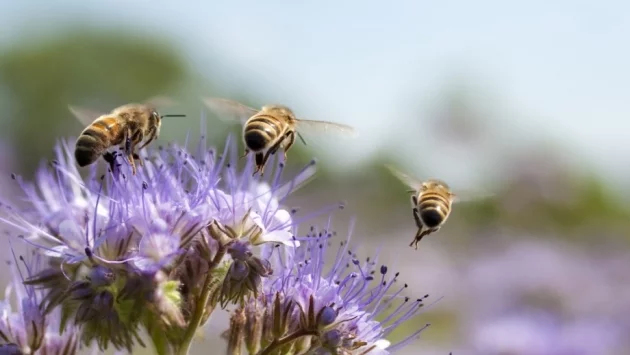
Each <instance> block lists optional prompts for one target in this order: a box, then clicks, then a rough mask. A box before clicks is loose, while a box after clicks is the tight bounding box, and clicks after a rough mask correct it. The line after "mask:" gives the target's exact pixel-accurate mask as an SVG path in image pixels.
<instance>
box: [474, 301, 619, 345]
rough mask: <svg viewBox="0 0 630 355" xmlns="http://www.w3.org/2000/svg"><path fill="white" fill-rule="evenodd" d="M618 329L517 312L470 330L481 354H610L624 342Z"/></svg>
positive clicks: (608, 324)
mask: <svg viewBox="0 0 630 355" xmlns="http://www.w3.org/2000/svg"><path fill="white" fill-rule="evenodd" d="M622 334H623V333H622V331H621V329H620V328H619V327H617V326H615V325H614V324H612V323H611V322H608V321H606V320H604V319H582V320H575V321H571V320H563V319H561V318H560V317H558V316H554V315H553V314H552V313H549V312H544V311H540V310H538V311H534V310H526V309H523V310H520V311H519V312H513V313H511V314H506V315H504V316H501V317H497V318H495V319H490V320H488V321H487V322H478V323H477V324H476V325H475V326H474V327H473V328H472V348H473V349H474V350H475V351H476V353H477V354H483V355H494V354H496V355H500V354H513V355H594V354H597V355H613V354H619V353H620V352H621V350H622V346H623V343H622V341H621V339H622Z"/></svg>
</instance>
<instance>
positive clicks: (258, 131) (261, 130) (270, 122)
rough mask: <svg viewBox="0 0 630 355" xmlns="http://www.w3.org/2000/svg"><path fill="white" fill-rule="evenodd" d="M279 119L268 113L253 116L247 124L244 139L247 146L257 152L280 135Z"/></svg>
mask: <svg viewBox="0 0 630 355" xmlns="http://www.w3.org/2000/svg"><path fill="white" fill-rule="evenodd" d="M280 133H281V132H280V127H278V123H277V121H276V120H275V119H274V118H272V117H268V116H266V115H263V116H257V117H253V118H252V119H251V120H250V121H249V122H248V123H247V125H246V126H245V132H244V137H243V138H244V140H245V144H246V145H247V148H249V149H250V150H252V151H254V152H257V151H261V150H263V149H264V148H265V147H266V146H267V145H269V143H270V142H272V141H274V140H276V139H277V138H278V136H279V135H280Z"/></svg>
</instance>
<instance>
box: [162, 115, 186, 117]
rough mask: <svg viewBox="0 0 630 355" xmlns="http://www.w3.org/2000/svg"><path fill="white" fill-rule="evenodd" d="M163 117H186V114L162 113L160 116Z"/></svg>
mask: <svg viewBox="0 0 630 355" xmlns="http://www.w3.org/2000/svg"><path fill="white" fill-rule="evenodd" d="M164 117H186V115H162V116H160V118H164Z"/></svg>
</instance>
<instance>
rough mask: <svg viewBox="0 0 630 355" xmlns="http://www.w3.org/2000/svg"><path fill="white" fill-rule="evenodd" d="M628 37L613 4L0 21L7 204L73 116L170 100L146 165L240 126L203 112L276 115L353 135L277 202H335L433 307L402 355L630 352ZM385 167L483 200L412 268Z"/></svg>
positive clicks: (324, 146)
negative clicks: (213, 102) (156, 155)
mask: <svg viewBox="0 0 630 355" xmlns="http://www.w3.org/2000/svg"><path fill="white" fill-rule="evenodd" d="M628 33H630V3H627V2H622V1H613V0H607V1H600V2H585V1H568V0H559V1H555V2H546V1H545V2H544V1H539V0H530V1H520V2H503V1H498V0H482V1H475V2H465V1H441V2H435V1H434V2H428V1H410V0H406V1H392V2H378V3H377V2H365V1H358V0H346V1H343V2H342V1H336V2H334V1H323V0H322V1H311V2H291V1H273V2H256V1H234V2H223V3H218V2H207V3H202V2H193V1H179V2H175V1H152V2H148V1H123V0H113V1H101V2H95V1H94V2H85V1H79V0H68V1H9V0H5V1H0V168H1V170H2V174H1V175H0V180H1V181H0V193H2V194H3V195H4V196H10V195H11V194H12V193H13V192H14V191H15V190H16V189H15V186H14V185H12V182H11V180H10V179H9V174H10V173H11V172H19V173H20V174H23V175H25V176H31V175H32V174H33V173H34V171H35V169H36V168H37V167H38V166H39V164H40V163H42V161H44V160H45V159H48V158H50V157H51V156H52V147H53V145H54V143H55V141H56V139H58V138H59V137H67V136H76V135H78V134H79V132H80V131H81V129H82V126H81V125H80V124H79V123H78V122H77V121H76V120H75V119H74V118H73V117H72V116H71V115H70V114H69V112H68V110H67V105H68V104H74V105H82V106H87V107H92V108H94V109H98V110H102V111H108V110H110V109H112V108H113V107H116V106H118V105H120V104H124V103H127V102H132V101H140V100H144V99H146V98H148V97H151V96H155V95H166V96H170V97H172V98H173V99H175V100H176V101H177V105H175V106H173V107H169V108H168V109H167V110H170V112H169V113H185V114H187V115H188V117H187V118H177V119H175V118H173V119H171V120H165V121H164V123H163V127H162V135H161V138H160V140H159V143H156V145H157V144H164V143H165V142H168V141H173V140H176V141H180V142H182V141H183V140H184V139H185V138H186V134H187V133H189V132H191V140H192V141H194V140H195V138H196V137H198V136H199V134H200V133H199V124H200V123H199V121H200V118H201V117H202V116H203V115H205V116H206V117H207V122H208V125H207V131H206V132H203V133H204V134H205V135H207V136H208V137H210V139H211V140H212V142H214V143H215V144H217V145H222V144H223V142H224V140H225V137H226V134H227V133H229V132H232V133H238V131H239V128H238V127H234V126H229V125H226V124H225V123H223V122H221V121H220V120H218V119H217V118H216V117H214V116H212V114H210V113H209V111H208V110H206V109H205V108H204V107H203V106H202V104H201V101H200V97H202V96H220V97H227V98H232V99H237V100H240V101H242V102H245V103H247V104H249V105H252V106H255V107H256V106H261V105H263V104H266V103H282V104H285V105H288V106H290V107H292V108H293V109H294V110H295V111H296V112H297V113H298V114H299V115H300V116H302V117H305V118H310V119H319V120H330V121H336V122H341V123H346V124H350V125H353V126H355V127H356V128H357V130H358V131H359V136H358V137H357V138H356V139H353V140H344V139H340V138H339V137H337V136H331V137H318V136H313V137H312V139H311V140H309V145H308V146H304V145H302V144H299V143H298V144H296V146H295V148H294V149H293V151H292V152H291V155H290V165H292V166H295V167H297V166H299V165H301V164H304V163H306V162H307V161H309V160H310V159H311V158H312V157H317V158H318V159H319V162H320V164H319V167H320V175H319V177H318V179H317V180H315V181H314V182H312V183H311V184H310V185H308V186H307V187H305V188H303V189H301V190H300V191H299V192H298V193H297V194H296V195H295V196H293V197H292V198H291V199H290V201H289V202H290V203H291V204H294V205H296V206H300V207H301V209H303V210H308V209H313V210H314V209H319V208H322V207H323V206H327V205H331V204H335V203H337V202H338V201H339V200H344V201H345V202H346V206H347V208H346V209H345V210H344V211H342V212H341V213H340V214H338V215H337V216H336V217H335V227H336V228H337V230H339V231H341V232H343V231H345V230H347V227H348V224H349V223H348V221H349V219H350V218H352V217H356V221H357V222H356V227H355V230H354V236H353V240H354V242H355V243H360V244H361V247H360V251H359V252H361V251H364V252H365V253H366V254H365V255H366V256H367V255H369V254H368V253H370V254H371V253H373V250H374V249H375V248H378V247H381V254H380V255H381V256H380V257H381V262H384V263H386V264H388V265H390V267H391V268H395V269H397V270H399V271H401V273H402V276H404V277H403V279H405V280H406V281H407V282H408V283H409V285H410V288H409V293H410V295H413V294H417V295H419V296H420V295H424V294H425V293H429V294H430V295H431V296H432V298H433V299H434V300H438V299H439V301H438V302H436V303H435V304H433V305H432V306H431V307H429V308H428V309H427V310H426V312H425V313H424V314H423V315H422V316H420V317H418V318H417V319H416V321H417V322H416V323H415V324H408V325H407V329H406V330H407V331H411V330H412V329H413V328H417V327H420V326H422V325H423V324H424V323H431V324H432V326H431V327H430V328H428V329H427V330H426V331H425V332H424V333H422V336H421V337H420V338H419V339H418V340H416V341H415V342H413V344H412V345H411V346H410V347H408V348H407V349H405V350H404V351H402V352H401V353H402V354H448V353H449V352H450V351H452V352H453V354H457V355H460V354H489V355H492V354H496V355H499V354H510V355H543V354H544V355H555V354H558V355H569V354H570V355H578V354H579V355H582V354H584V355H586V354H589V355H590V354H596V355H600V354H601V355H607V354H628V353H630V339H629V338H628V337H627V334H628V333H629V332H630V319H629V318H628V316H627V315H628V314H630V274H629V273H628V270H630V257H629V256H628V251H629V250H630V248H629V247H630V228H629V227H628V221H629V220H628V218H629V217H630V205H629V203H628V202H629V199H628V197H629V194H628V192H629V191H628V184H627V183H626V181H628V178H629V177H630V171H629V170H628V166H629V164H628V163H629V162H630V154H628V153H630V144H628V139H627V135H628V132H629V131H630V120H629V119H628V117H630V106H628V104H627V98H628V97H629V95H630V67H629V66H628V63H630V47H629V46H627V45H626V44H625V43H626V42H627V35H628ZM385 163H389V164H395V165H397V166H399V167H400V168H402V169H404V170H406V171H408V172H410V173H411V174H413V175H416V176H418V177H421V178H422V177H438V178H441V179H443V180H445V181H447V182H449V184H450V185H451V186H452V187H453V188H454V189H456V190H460V191H473V192H474V191H479V192H491V193H493V194H494V197H493V198H490V199H484V200H478V201H474V202H470V203H465V204H463V203H462V204H460V205H456V208H455V209H454V212H453V214H452V216H451V217H450V219H449V223H448V224H447V225H446V226H445V227H444V228H442V230H441V231H440V232H439V233H438V234H435V235H431V236H430V237H427V238H425V239H424V240H423V241H422V242H421V243H420V247H419V249H418V250H414V249H413V248H409V247H408V244H409V242H410V241H411V239H412V237H413V235H414V233H415V227H414V224H413V221H412V217H411V212H410V209H409V200H408V195H407V193H406V192H405V190H406V188H405V187H404V186H403V185H401V184H400V183H399V182H398V181H397V180H395V179H394V178H393V177H391V176H390V175H389V174H388V173H387V171H386V170H385V169H384V168H383V164H385ZM314 222H316V221H314ZM3 243H4V242H3ZM3 245H4V244H3ZM3 249H6V248H3ZM4 257H8V255H6V256H4ZM1 276H2V280H3V283H6V281H7V280H8V279H9V276H8V275H7V274H3V275H1ZM221 317H224V316H222V315H218V317H217V319H216V320H215V321H214V322H213V323H212V325H211V326H208V327H207V334H206V337H205V338H204V339H203V340H199V343H198V345H197V350H198V352H197V353H198V354H201V353H208V352H207V349H206V350H204V348H206V347H210V346H215V347H214V349H216V344H218V343H219V342H221V340H220V339H219V337H218V334H219V333H220V332H221V331H222V330H223V326H224V325H225V324H226V323H223V322H222V318H221ZM404 333H405V332H404V331H401V332H397V333H396V336H402V335H404ZM394 340H395V339H394ZM138 353H151V351H150V349H147V350H138Z"/></svg>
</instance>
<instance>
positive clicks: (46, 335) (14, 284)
mask: <svg viewBox="0 0 630 355" xmlns="http://www.w3.org/2000/svg"><path fill="white" fill-rule="evenodd" d="M14 259H15V260H14V261H11V262H8V266H9V269H10V270H11V274H12V281H11V283H10V284H9V286H8V287H7V288H6V291H5V297H4V299H3V300H2V301H0V353H2V354H59V355H61V354H67V355H71V354H76V353H77V352H78V350H79V342H78V336H77V333H76V329H75V328H74V327H73V326H72V325H68V324H65V325H62V321H61V317H60V316H61V312H60V310H59V309H57V310H55V311H54V312H51V313H48V314H45V313H44V311H43V310H42V309H41V308H40V306H39V305H40V301H41V299H42V297H43V296H44V295H43V292H41V291H40V290H37V289H35V288H33V287H32V286H26V285H24V284H23V281H24V279H23V278H24V277H28V276H29V275H31V272H34V271H37V268H38V267H39V266H40V265H39V258H33V260H32V262H28V261H27V260H26V259H25V258H23V257H21V256H20V257H19V261H18V258H14ZM20 264H23V265H20ZM12 298H13V301H14V302H15V303H16V304H17V310H15V311H14V310H13V309H12V307H11V301H12ZM60 330H61V332H60Z"/></svg>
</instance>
